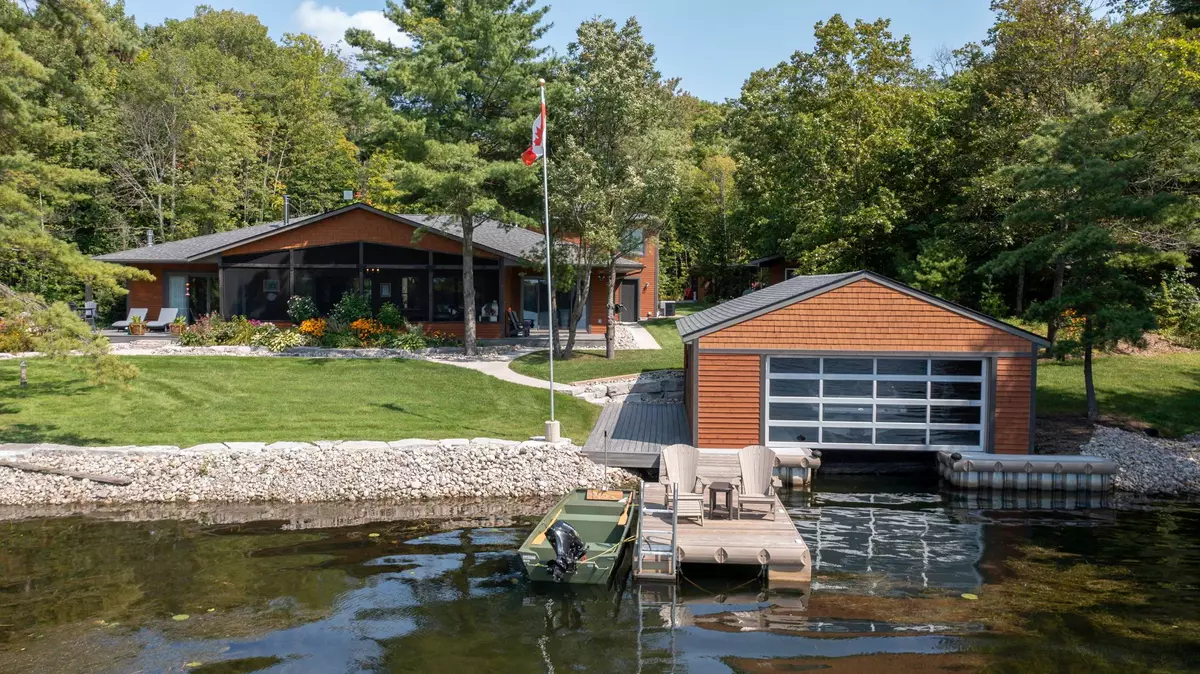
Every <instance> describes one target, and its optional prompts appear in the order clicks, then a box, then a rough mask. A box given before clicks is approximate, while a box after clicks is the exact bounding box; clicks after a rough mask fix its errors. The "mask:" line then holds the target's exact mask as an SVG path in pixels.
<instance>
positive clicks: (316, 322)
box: [300, 318, 327, 339]
mask: <svg viewBox="0 0 1200 674" xmlns="http://www.w3.org/2000/svg"><path fill="white" fill-rule="evenodd" d="M326 328H327V325H326V323H325V319H324V318H309V319H307V320H305V321H304V322H303V323H301V324H300V334H302V335H307V336H309V337H312V338H314V339H321V338H322V337H324V336H325V330H326Z"/></svg>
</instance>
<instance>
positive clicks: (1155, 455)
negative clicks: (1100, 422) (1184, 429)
mask: <svg viewBox="0 0 1200 674" xmlns="http://www.w3.org/2000/svg"><path fill="white" fill-rule="evenodd" d="M1079 451H1080V453H1082V454H1091V455H1094V456H1100V457H1104V458H1106V459H1110V460H1112V461H1115V462H1116V463H1117V467H1118V471H1117V474H1116V475H1114V476H1113V485H1114V486H1115V487H1116V488H1117V489H1118V490H1119V491H1127V492H1134V493H1138V494H1154V495H1168V496H1184V495H1196V494H1200V444H1198V443H1196V442H1194V441H1189V440H1187V439H1185V440H1182V441H1180V440H1166V439H1163V438H1152V437H1150V436H1148V435H1146V434H1144V433H1134V432H1130V431H1125V430H1122V429H1119V428H1111V427H1108V426H1096V427H1095V430H1094V431H1093V433H1092V438H1091V440H1089V441H1088V442H1087V443H1086V444H1084V445H1083V446H1081V447H1080V448H1079Z"/></svg>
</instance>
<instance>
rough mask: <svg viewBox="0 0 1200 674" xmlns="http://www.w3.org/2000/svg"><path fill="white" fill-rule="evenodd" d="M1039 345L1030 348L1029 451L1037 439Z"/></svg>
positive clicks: (1031, 450)
mask: <svg viewBox="0 0 1200 674" xmlns="http://www.w3.org/2000/svg"><path fill="white" fill-rule="evenodd" d="M1037 353H1038V345H1037V344H1034V345H1033V348H1032V349H1031V350H1030V353H1029V355H1030V358H1031V360H1030V362H1029V447H1028V450H1027V451H1028V452H1029V453H1030V454H1032V453H1033V447H1034V443H1035V442H1036V441H1037V369H1038V359H1037Z"/></svg>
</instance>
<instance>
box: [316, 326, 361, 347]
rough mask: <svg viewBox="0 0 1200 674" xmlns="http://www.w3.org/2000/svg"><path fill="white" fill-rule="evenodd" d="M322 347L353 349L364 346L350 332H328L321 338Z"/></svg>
mask: <svg viewBox="0 0 1200 674" xmlns="http://www.w3.org/2000/svg"><path fill="white" fill-rule="evenodd" d="M321 346H324V347H328V348H330V349H353V348H356V347H359V346H362V341H361V340H360V339H359V338H358V335H356V334H354V333H353V332H350V331H349V330H328V331H326V332H325V335H324V336H323V337H321Z"/></svg>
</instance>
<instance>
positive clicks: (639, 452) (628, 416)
mask: <svg viewBox="0 0 1200 674" xmlns="http://www.w3.org/2000/svg"><path fill="white" fill-rule="evenodd" d="M606 432H607V433H608V465H610V466H616V467H620V468H654V467H655V466H656V465H657V464H658V455H659V453H661V452H662V449H663V447H667V446H669V445H675V444H681V443H683V444H687V443H690V442H691V437H690V435H691V433H690V432H689V430H688V423H687V416H686V415H685V414H684V411H683V405H679V404H670V403H609V404H607V405H605V406H604V409H603V411H601V412H600V419H599V420H598V421H597V422H596V426H595V428H593V429H592V434H591V435H589V436H588V439H587V443H586V444H585V445H584V446H583V453H584V454H586V455H587V456H588V457H589V458H591V459H592V460H593V461H595V462H597V463H603V462H604V434H605V433H606Z"/></svg>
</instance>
